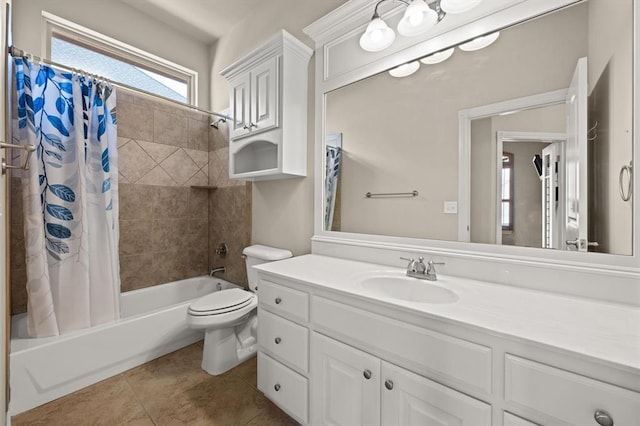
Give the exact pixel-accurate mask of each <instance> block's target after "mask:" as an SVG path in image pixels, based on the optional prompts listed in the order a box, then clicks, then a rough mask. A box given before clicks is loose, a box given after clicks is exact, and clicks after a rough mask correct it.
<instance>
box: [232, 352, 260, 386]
mask: <svg viewBox="0 0 640 426" xmlns="http://www.w3.org/2000/svg"><path fill="white" fill-rule="evenodd" d="M231 373H232V374H235V375H236V376H238V377H240V378H241V379H242V380H244V381H245V382H246V383H247V384H249V385H251V386H253V387H254V388H256V389H257V388H258V358H257V357H255V356H254V357H253V358H251V359H248V360H246V361H245V362H243V363H242V364H240V365H238V366H237V367H235V368H233V369H232V370H231Z"/></svg>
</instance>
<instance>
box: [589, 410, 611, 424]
mask: <svg viewBox="0 0 640 426" xmlns="http://www.w3.org/2000/svg"><path fill="white" fill-rule="evenodd" d="M593 418H594V419H596V422H597V423H598V424H599V425H600V426H613V418H612V417H611V415H610V414H609V413H607V412H606V411H604V410H596V412H595V413H593Z"/></svg>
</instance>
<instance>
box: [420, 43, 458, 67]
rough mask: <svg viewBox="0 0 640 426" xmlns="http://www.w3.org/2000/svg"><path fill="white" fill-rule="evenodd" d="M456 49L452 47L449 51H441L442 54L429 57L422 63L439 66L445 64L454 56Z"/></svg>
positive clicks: (437, 53)
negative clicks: (441, 63)
mask: <svg viewBox="0 0 640 426" xmlns="http://www.w3.org/2000/svg"><path fill="white" fill-rule="evenodd" d="M454 50H455V49H454V48H453V47H452V48H450V49H447V50H441V51H440V52H436V53H434V54H432V55H429V56H427V57H425V58H422V59H420V62H422V63H423V64H427V65H434V64H439V63H440V62H444V61H446V60H447V59H449V58H450V57H451V55H453V51H454Z"/></svg>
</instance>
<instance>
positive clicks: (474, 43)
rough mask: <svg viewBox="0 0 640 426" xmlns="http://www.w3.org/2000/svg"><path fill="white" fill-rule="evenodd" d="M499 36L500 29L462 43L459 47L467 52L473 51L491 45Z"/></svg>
mask: <svg viewBox="0 0 640 426" xmlns="http://www.w3.org/2000/svg"><path fill="white" fill-rule="evenodd" d="M498 36H500V31H496V32H495V33H491V34H487V35H485V36H481V37H477V38H474V39H473V40H471V41H468V42H466V43H462V44H461V45H459V46H458V47H459V48H460V50H464V51H465V52H472V51H474V50H480V49H484V48H485V47H487V46H489V45H490V44H492V43H493V42H494V41H496V40H497V39H498Z"/></svg>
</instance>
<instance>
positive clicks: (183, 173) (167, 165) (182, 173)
mask: <svg viewBox="0 0 640 426" xmlns="http://www.w3.org/2000/svg"><path fill="white" fill-rule="evenodd" d="M160 167H162V169H163V170H164V171H165V172H167V174H168V175H169V176H171V177H172V178H173V180H174V181H175V182H176V183H177V184H178V185H184V184H185V183H186V182H187V181H188V180H189V179H191V178H192V177H193V176H194V175H195V174H196V173H197V172H198V170H200V168H199V167H198V166H197V165H196V163H194V162H193V160H192V159H191V158H190V157H189V156H188V155H187V154H186V153H185V152H184V150H182V149H179V150H178V151H176V152H175V153H173V154H171V155H170V156H169V158H167V159H166V160H164V161H163V162H162V163H160Z"/></svg>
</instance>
